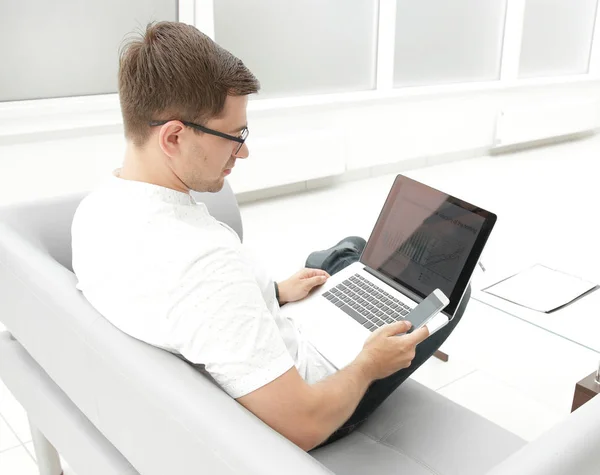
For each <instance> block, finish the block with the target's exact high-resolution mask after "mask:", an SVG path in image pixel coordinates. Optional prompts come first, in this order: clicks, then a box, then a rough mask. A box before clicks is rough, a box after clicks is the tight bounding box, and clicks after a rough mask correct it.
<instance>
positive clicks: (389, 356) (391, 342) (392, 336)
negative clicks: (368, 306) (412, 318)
mask: <svg viewBox="0 0 600 475" xmlns="http://www.w3.org/2000/svg"><path fill="white" fill-rule="evenodd" d="M411 326H412V324H411V323H410V322H409V321H402V322H396V323H392V324H390V325H384V326H382V327H381V328H379V329H377V330H376V331H374V332H373V333H372V334H371V335H370V336H369V338H367V341H366V342H365V344H364V346H363V350H362V351H361V352H360V354H359V355H358V357H357V358H356V361H357V362H359V363H360V364H361V365H363V367H364V368H365V369H366V371H367V374H368V375H369V376H370V377H371V378H373V379H382V378H385V377H387V376H389V375H391V374H392V373H395V372H396V371H398V370H400V369H404V368H408V367H409V366H410V364H411V363H412V360H413V359H414V357H415V349H416V346H417V345H418V344H419V343H421V342H422V341H424V340H425V339H426V338H427V337H428V336H429V330H428V329H427V327H426V326H425V327H422V328H419V329H418V330H415V331H414V332H413V333H411V334H409V335H401V334H402V333H406V332H407V331H408V330H410V327H411Z"/></svg>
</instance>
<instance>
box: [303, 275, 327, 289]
mask: <svg viewBox="0 0 600 475" xmlns="http://www.w3.org/2000/svg"><path fill="white" fill-rule="evenodd" d="M326 281H327V277H325V276H324V275H318V276H316V277H311V278H310V279H306V284H307V285H308V287H309V288H311V289H312V288H313V287H316V286H317V285H322V284H324V283H325V282H326Z"/></svg>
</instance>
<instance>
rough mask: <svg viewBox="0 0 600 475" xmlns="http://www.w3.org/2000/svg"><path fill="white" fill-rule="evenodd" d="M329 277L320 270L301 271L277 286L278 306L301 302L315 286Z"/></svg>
mask: <svg viewBox="0 0 600 475" xmlns="http://www.w3.org/2000/svg"><path fill="white" fill-rule="evenodd" d="M329 277H331V276H330V275H329V274H328V273H327V272H325V271H324V270H321V269H302V270H301V271H299V272H296V273H295V274H294V275H293V276H291V277H290V278H289V279H287V280H284V281H283V282H280V283H279V284H278V286H279V304H280V305H283V304H284V303H288V302H296V301H297V300H302V299H303V298H304V297H306V296H307V295H308V293H309V292H310V291H311V290H312V289H313V288H314V287H316V286H317V285H322V284H324V283H325V282H327V279H329Z"/></svg>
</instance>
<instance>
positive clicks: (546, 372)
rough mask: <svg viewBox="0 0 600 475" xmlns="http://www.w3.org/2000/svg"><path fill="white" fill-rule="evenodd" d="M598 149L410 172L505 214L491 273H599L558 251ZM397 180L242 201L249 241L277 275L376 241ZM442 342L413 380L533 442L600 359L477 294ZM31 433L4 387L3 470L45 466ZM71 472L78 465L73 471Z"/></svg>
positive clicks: (579, 230) (593, 196) (23, 474)
mask: <svg viewBox="0 0 600 475" xmlns="http://www.w3.org/2000/svg"><path fill="white" fill-rule="evenodd" d="M598 156H600V137H594V138H588V139H584V140H580V141H577V142H572V143H566V144H561V145H554V146H552V147H546V148H538V149H533V150H529V151H524V152H519V153H514V154H510V155H502V156H496V157H483V158H480V159H473V160H465V161H461V162H453V163H448V164H445V165H439V166H436V167H430V168H423V169H416V170H411V171H407V172H405V173H406V174H407V175H409V176H411V177H413V178H416V179H418V180H420V181H424V182H426V183H427V184H429V185H431V186H434V187H436V188H440V189H442V190H444V191H447V192H449V193H452V194H454V195H456V196H458V197H460V198H463V199H465V200H467V201H470V202H472V203H475V204H477V205H479V206H481V207H483V208H486V209H489V210H491V211H493V212H495V213H497V214H498V216H499V220H498V224H497V227H496V229H495V230H494V233H493V235H492V238H491V239H490V241H489V244H488V247H487V249H486V252H485V254H484V262H485V264H486V265H487V267H488V268H489V271H490V272H494V271H498V269H500V268H501V267H502V266H503V265H506V264H507V263H508V264H510V265H512V266H515V265H516V266H518V265H519V263H520V262H525V261H526V260H527V261H529V260H531V258H532V256H534V257H535V258H536V259H540V260H542V261H544V262H549V261H551V262H552V263H553V264H554V265H556V266H558V267H560V268H562V269H564V270H566V271H572V272H575V271H577V272H579V273H580V274H583V275H582V276H585V277H588V278H597V277H600V276H598V275H597V274H594V272H597V269H598V268H600V266H599V265H598V264H599V263H600V262H599V260H598V259H595V260H594V259H590V258H589V256H588V251H587V249H585V248H584V247H583V246H575V247H574V248H572V249H568V253H567V252H562V251H561V250H562V249H565V248H566V247H567V246H566V245H565V244H572V243H575V242H578V241H580V240H581V237H582V236H585V235H586V232H587V233H592V232H594V231H595V230H594V228H593V227H594V224H593V222H591V220H590V219H588V220H585V216H586V215H587V213H592V212H594V211H595V203H598V202H600V193H599V192H598V191H597V190H596V187H597V178H596V175H595V173H593V170H594V166H595V161H596V160H597V157H598ZM394 177H395V174H390V175H385V176H379V177H375V178H368V179H363V180H360V181H354V182H345V183H338V184H332V185H330V186H328V187H326V188H320V189H314V190H310V191H307V192H304V193H298V194H294V195H289V196H285V197H278V198H272V199H269V200H263V201H259V202H254V203H247V204H244V205H242V216H243V220H244V227H245V228H244V233H245V234H244V241H245V243H246V244H247V245H248V246H249V247H251V248H253V249H254V251H255V252H256V253H257V254H258V255H260V256H261V258H262V259H263V261H264V263H265V265H266V266H267V267H269V268H270V269H271V270H272V272H273V275H274V276H275V278H276V279H278V280H279V279H284V278H286V277H288V275H291V274H292V273H293V272H295V271H296V270H298V269H299V268H301V267H302V266H303V263H304V259H305V257H306V256H307V255H308V253H310V252H311V251H313V250H316V249H323V248H327V247H330V246H331V245H333V244H335V243H336V242H337V241H339V240H340V239H341V238H343V237H345V236H348V235H361V236H364V237H365V238H367V237H368V236H369V234H370V231H371V228H372V226H373V224H374V222H375V220H376V219H377V216H378V212H379V210H380V208H381V206H382V204H383V201H384V200H385V197H386V195H387V192H388V191H389V188H390V186H391V184H392V182H393V180H394ZM586 230H587V231H586ZM582 263H583V264H582ZM594 267H595V268H596V269H594ZM475 278H476V279H477V278H478V277H477V276H476V277H475ZM596 280H597V281H598V279H596ZM0 329H1V328H0ZM599 338H600V335H599ZM443 349H444V350H445V351H446V352H448V353H449V354H450V361H449V362H448V363H442V362H440V361H438V360H435V359H432V360H430V361H428V362H427V363H426V364H425V365H424V366H423V367H422V368H420V369H419V370H418V371H417V372H416V374H415V376H414V378H415V379H416V380H417V381H419V382H421V383H422V384H425V385H426V386H428V387H431V388H432V389H434V390H436V391H438V392H440V393H441V394H443V395H444V396H446V397H448V398H450V399H452V400H454V401H456V402H457V403H459V404H461V405H463V406H465V407H467V408H469V409H471V410H473V411H475V412H477V413H479V414H481V415H483V416H484V417H486V418H488V419H490V420H492V421H494V422H495V423H497V424H499V425H501V426H503V427H505V428H506V429H508V430H510V431H512V432H514V433H516V434H518V435H520V436H521V437H523V438H524V439H527V440H533V439H535V438H536V437H538V436H539V435H540V434H542V433H543V432H545V431H546V430H548V429H549V428H550V427H552V426H553V425H555V424H556V423H557V422H559V421H561V420H562V419H563V418H565V417H566V416H567V415H568V414H569V412H570V407H571V401H572V397H573V391H574V386H575V383H576V382H577V381H578V380H579V379H581V378H582V377H584V376H586V375H587V374H589V373H590V372H591V371H592V370H593V369H595V367H596V365H597V364H598V360H599V359H600V354H598V353H595V352H592V351H590V350H588V349H585V348H583V347H580V346H578V345H576V344H574V343H572V342H569V341H566V340H563V339H561V338H559V337H557V336H555V335H552V334H550V333H548V332H545V331H543V330H540V329H539V328H536V327H534V326H532V325H530V324H528V323H526V322H523V321H521V320H518V319H516V318H513V317H511V316H509V315H506V314H505V313H502V312H499V311H497V310H495V309H493V308H491V307H489V306H487V305H485V304H483V303H480V302H477V301H474V300H472V301H471V303H470V305H469V307H468V310H467V312H466V314H465V316H464V317H463V321H462V322H461V324H460V325H459V326H458V327H457V329H456V330H455V332H454V333H453V334H452V336H451V337H450V338H449V340H448V341H447V342H446V344H445V345H444V347H443ZM30 441H31V435H30V432H29V429H28V424H27V419H26V415H25V411H24V410H23V408H22V407H21V406H20V405H19V403H17V401H16V400H15V399H14V398H13V397H12V395H11V394H10V392H9V391H8V389H6V387H5V386H4V385H3V384H2V383H0V474H10V475H27V474H34V473H36V464H35V460H34V454H33V449H32V444H31V442H30ZM65 474H67V475H72V474H73V472H72V471H70V470H69V469H68V468H67V470H66V471H65Z"/></svg>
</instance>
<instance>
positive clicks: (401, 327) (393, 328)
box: [381, 320, 412, 336]
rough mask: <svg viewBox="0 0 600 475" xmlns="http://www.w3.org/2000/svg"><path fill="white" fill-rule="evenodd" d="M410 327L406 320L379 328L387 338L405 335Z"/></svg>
mask: <svg viewBox="0 0 600 475" xmlns="http://www.w3.org/2000/svg"><path fill="white" fill-rule="evenodd" d="M410 327H412V323H410V322H409V321H408V320H403V321H400V322H394V323H390V324H389V325H384V326H383V327H381V329H382V331H383V333H385V334H386V335H387V336H393V335H398V334H400V333H406V332H407V331H408V330H410Z"/></svg>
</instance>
